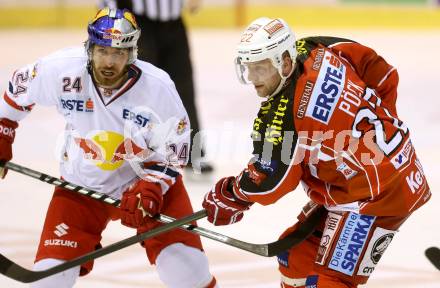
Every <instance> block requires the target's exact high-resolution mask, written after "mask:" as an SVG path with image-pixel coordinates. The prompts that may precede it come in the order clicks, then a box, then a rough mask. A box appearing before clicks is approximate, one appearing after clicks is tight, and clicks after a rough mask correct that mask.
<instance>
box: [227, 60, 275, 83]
mask: <svg viewBox="0 0 440 288" xmlns="http://www.w3.org/2000/svg"><path fill="white" fill-rule="evenodd" d="M235 72H236V73H237V77H238V80H239V81H240V82H241V83H242V84H253V85H255V86H258V85H263V84H266V83H268V82H271V81H277V79H276V78H277V77H276V76H277V75H279V72H278V69H277V68H275V66H274V65H273V63H272V60H271V59H268V58H267V59H264V60H260V61H256V62H242V58H241V57H237V58H235Z"/></svg>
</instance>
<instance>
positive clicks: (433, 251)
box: [425, 247, 440, 270]
mask: <svg viewBox="0 0 440 288" xmlns="http://www.w3.org/2000/svg"><path fill="white" fill-rule="evenodd" d="M425 255H426V257H427V258H428V259H429V261H431V263H432V265H434V266H435V268H437V270H440V249H439V248H437V247H429V248H428V249H426V250H425Z"/></svg>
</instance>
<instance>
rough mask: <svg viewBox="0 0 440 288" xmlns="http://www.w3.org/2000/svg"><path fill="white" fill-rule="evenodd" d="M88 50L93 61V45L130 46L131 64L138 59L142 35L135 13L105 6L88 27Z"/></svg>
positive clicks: (86, 45)
mask: <svg viewBox="0 0 440 288" xmlns="http://www.w3.org/2000/svg"><path fill="white" fill-rule="evenodd" d="M87 32H88V35H89V37H88V39H87V41H86V43H85V47H86V51H87V54H88V56H89V61H91V56H92V55H91V49H92V48H93V45H100V46H106V47H114V48H121V49H124V48H130V56H129V61H128V62H129V64H131V63H133V62H134V61H135V60H136V59H137V41H138V40H139V37H140V35H141V30H140V29H139V27H138V25H137V23H136V19H135V17H134V15H133V14H132V13H131V12H129V11H128V10H126V9H123V10H121V9H110V8H108V7H107V8H103V9H101V10H99V11H98V13H97V14H96V16H95V18H94V19H93V20H92V21H91V22H90V23H89V25H88V27H87Z"/></svg>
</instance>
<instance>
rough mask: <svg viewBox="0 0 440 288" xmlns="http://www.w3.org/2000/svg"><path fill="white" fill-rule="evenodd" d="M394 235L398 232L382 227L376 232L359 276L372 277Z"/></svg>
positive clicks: (369, 244)
mask: <svg viewBox="0 0 440 288" xmlns="http://www.w3.org/2000/svg"><path fill="white" fill-rule="evenodd" d="M394 234H396V231H391V230H387V229H383V228H380V227H377V228H376V229H375V230H374V233H373V236H372V237H371V239H370V242H369V243H368V247H367V250H366V251H365V254H364V258H363V259H362V261H361V265H359V269H358V273H357V275H361V276H370V275H371V273H373V271H374V268H375V267H376V264H377V263H378V262H379V260H380V258H381V257H382V255H383V253H384V252H385V250H386V249H387V248H388V246H389V245H390V243H391V241H392V240H393V237H394Z"/></svg>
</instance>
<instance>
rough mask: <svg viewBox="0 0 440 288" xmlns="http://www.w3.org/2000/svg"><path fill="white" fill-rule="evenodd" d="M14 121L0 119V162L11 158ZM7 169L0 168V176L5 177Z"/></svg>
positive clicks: (15, 125)
mask: <svg viewBox="0 0 440 288" xmlns="http://www.w3.org/2000/svg"><path fill="white" fill-rule="evenodd" d="M17 127H18V123H17V122H16V121H12V120H9V119H6V118H1V119H0V163H2V164H5V163H6V162H8V161H10V160H11V159H12V143H14V138H15V129H16V128H17ZM7 172H8V169H6V168H0V178H2V179H3V178H5V176H6V173H7Z"/></svg>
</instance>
